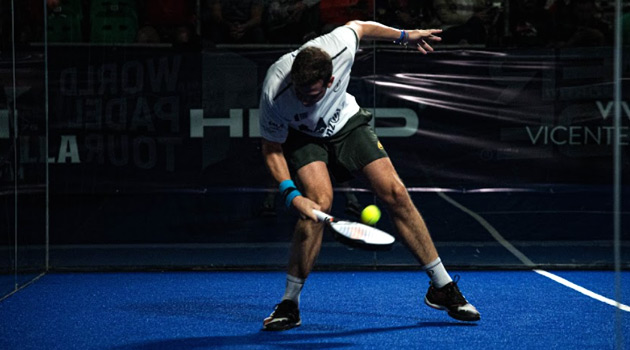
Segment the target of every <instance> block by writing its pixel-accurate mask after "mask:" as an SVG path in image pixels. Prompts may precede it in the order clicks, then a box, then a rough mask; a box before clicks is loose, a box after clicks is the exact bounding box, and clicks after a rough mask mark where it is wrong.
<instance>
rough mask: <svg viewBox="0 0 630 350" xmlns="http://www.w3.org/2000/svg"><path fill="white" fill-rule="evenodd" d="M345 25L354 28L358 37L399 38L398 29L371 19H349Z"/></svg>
mask: <svg viewBox="0 0 630 350" xmlns="http://www.w3.org/2000/svg"><path fill="white" fill-rule="evenodd" d="M347 25H349V26H350V27H352V28H354V29H355V31H356V32H357V35H358V36H359V39H364V40H388V41H394V40H397V39H398V38H400V29H396V28H392V27H388V26H386V25H384V24H381V23H378V22H372V21H351V22H348V23H347Z"/></svg>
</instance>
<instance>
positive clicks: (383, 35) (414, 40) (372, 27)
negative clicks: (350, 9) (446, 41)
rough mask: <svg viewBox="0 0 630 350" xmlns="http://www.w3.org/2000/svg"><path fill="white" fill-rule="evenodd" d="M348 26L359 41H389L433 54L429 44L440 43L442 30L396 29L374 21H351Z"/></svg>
mask: <svg viewBox="0 0 630 350" xmlns="http://www.w3.org/2000/svg"><path fill="white" fill-rule="evenodd" d="M346 25H347V26H349V27H351V28H352V29H354V31H355V32H356V33H357V35H358V36H359V40H361V39H366V40H389V41H394V42H398V43H400V44H403V45H415V46H416V47H417V49H418V51H420V52H422V53H425V54H426V53H427V52H432V51H433V47H431V45H429V42H432V41H440V40H442V38H440V37H439V36H437V35H436V34H439V33H441V32H442V29H404V30H400V29H396V28H392V27H388V26H386V25H384V24H381V23H378V22H372V21H358V20H355V21H350V22H348V23H346Z"/></svg>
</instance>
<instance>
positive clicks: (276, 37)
mask: <svg viewBox="0 0 630 350" xmlns="http://www.w3.org/2000/svg"><path fill="white" fill-rule="evenodd" d="M318 5H319V0H271V2H269V5H268V6H267V11H266V21H265V29H266V34H267V39H268V40H269V42H271V43H291V44H299V43H303V42H305V41H307V40H308V39H311V38H314V37H316V36H317V35H318V27H319V7H318Z"/></svg>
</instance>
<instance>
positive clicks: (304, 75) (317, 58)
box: [291, 46, 332, 86]
mask: <svg viewBox="0 0 630 350" xmlns="http://www.w3.org/2000/svg"><path fill="white" fill-rule="evenodd" d="M331 76H332V58H330V55H329V54H328V53H326V51H324V50H322V49H320V48H317V47H314V46H309V47H306V48H304V49H303V50H301V51H300V52H299V53H298V54H297V56H295V60H294V61H293V65H292V66H291V80H292V81H293V84H295V85H296V86H305V85H312V84H315V83H317V82H318V81H319V80H322V81H323V82H324V84H326V83H328V81H329V80H330V77H331Z"/></svg>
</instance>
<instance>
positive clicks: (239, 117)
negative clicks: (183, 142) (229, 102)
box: [190, 109, 243, 138]
mask: <svg viewBox="0 0 630 350" xmlns="http://www.w3.org/2000/svg"><path fill="white" fill-rule="evenodd" d="M211 126H215V127H216V126H218V127H225V126H227V127H228V128H229V129H230V137H243V110H242V109H230V116H229V117H228V118H204V117H203V110H202V109H191V110H190V137H192V138H199V137H203V129H204V127H211Z"/></svg>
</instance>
